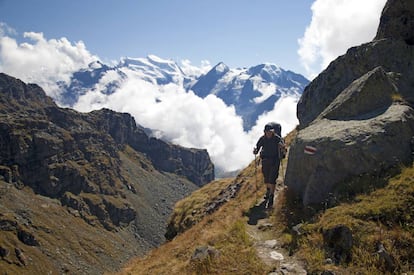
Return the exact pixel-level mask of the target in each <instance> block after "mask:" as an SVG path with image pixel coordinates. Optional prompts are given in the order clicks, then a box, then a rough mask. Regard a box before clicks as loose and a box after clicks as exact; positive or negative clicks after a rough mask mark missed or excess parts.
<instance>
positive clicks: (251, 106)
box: [58, 55, 309, 131]
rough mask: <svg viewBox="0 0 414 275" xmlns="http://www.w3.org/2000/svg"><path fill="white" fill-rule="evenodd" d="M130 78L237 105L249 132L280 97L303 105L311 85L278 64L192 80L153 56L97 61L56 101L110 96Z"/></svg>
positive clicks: (223, 70) (217, 70)
mask: <svg viewBox="0 0 414 275" xmlns="http://www.w3.org/2000/svg"><path fill="white" fill-rule="evenodd" d="M129 77H134V78H137V79H141V80H144V81H147V82H150V83H152V84H156V85H166V84H169V83H174V84H177V85H180V86H182V87H183V88H184V89H185V90H186V91H190V90H192V91H193V92H194V93H195V94H196V95H197V96H199V97H201V98H204V97H206V96H208V95H210V94H213V95H216V96H217V97H219V98H221V99H222V100H223V101H224V102H225V104H226V105H228V106H230V105H234V107H235V110H236V113H237V115H239V116H240V117H241V118H242V119H243V128H244V130H245V131H247V130H250V129H251V128H252V126H254V124H255V121H256V119H257V118H258V117H259V116H260V115H261V114H263V113H265V112H267V111H271V110H272V109H273V108H274V105H275V102H277V101H278V100H279V99H280V98H281V97H284V96H290V97H295V98H297V99H299V97H300V95H301V94H302V91H303V90H304V88H305V87H306V86H307V85H308V84H309V80H307V79H306V78H305V77H304V76H302V75H300V74H297V73H294V72H291V71H286V70H283V69H282V68H280V67H278V66H276V65H274V64H260V65H257V66H254V67H250V68H237V69H231V68H229V67H228V66H227V65H225V64H224V63H222V62H220V63H218V64H217V65H216V66H214V67H213V68H212V69H211V70H210V71H209V72H207V73H206V74H201V75H200V74H199V75H194V74H190V73H186V72H185V70H184V69H183V68H182V67H180V66H179V65H178V64H177V63H176V62H174V61H172V60H165V59H161V58H159V57H157V56H154V55H149V56H147V57H146V58H124V59H123V60H121V62H119V64H117V65H116V66H112V67H111V66H108V65H105V64H103V63H101V62H99V61H96V62H93V63H91V64H89V67H88V68H85V69H82V70H80V71H78V72H75V73H74V74H73V76H72V78H71V81H70V83H69V84H63V83H61V84H60V85H61V88H62V90H63V93H62V94H61V98H59V99H58V101H60V103H61V104H63V105H66V106H73V105H74V104H75V103H76V102H77V100H78V98H79V97H80V96H82V95H84V94H86V93H88V92H89V91H92V90H94V91H96V90H98V91H99V92H100V93H103V94H106V95H108V94H112V93H114V92H115V91H116V89H117V88H118V87H119V85H120V83H121V82H122V81H124V80H125V79H127V78H129ZM98 84H99V85H98Z"/></svg>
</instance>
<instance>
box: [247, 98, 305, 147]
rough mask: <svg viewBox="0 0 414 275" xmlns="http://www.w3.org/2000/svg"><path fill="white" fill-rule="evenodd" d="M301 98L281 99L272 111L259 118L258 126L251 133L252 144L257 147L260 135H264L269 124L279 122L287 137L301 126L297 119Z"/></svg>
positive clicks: (283, 133)
mask: <svg viewBox="0 0 414 275" xmlns="http://www.w3.org/2000/svg"><path fill="white" fill-rule="evenodd" d="M298 100H299V96H297V97H292V96H286V97H282V98H280V99H279V100H278V101H277V102H276V103H275V106H274V108H273V110H272V111H270V112H267V113H264V114H262V115H260V116H259V118H258V119H257V121H256V125H255V126H254V127H253V128H252V129H251V130H250V131H249V133H248V136H249V140H250V143H251V144H253V145H255V144H256V142H257V139H258V137H259V136H260V135H263V129H264V126H265V125H266V123H268V122H272V121H274V122H278V123H280V124H281V126H282V136H286V135H287V134H288V133H289V132H290V131H292V130H293V129H295V128H296V126H297V125H298V124H299V121H298V119H297V118H296V105H297V103H298Z"/></svg>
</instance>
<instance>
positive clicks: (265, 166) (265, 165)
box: [262, 158, 280, 184]
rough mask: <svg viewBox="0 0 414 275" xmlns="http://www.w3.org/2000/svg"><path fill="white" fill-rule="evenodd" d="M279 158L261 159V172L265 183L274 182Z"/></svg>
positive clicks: (277, 171) (277, 174)
mask: <svg viewBox="0 0 414 275" xmlns="http://www.w3.org/2000/svg"><path fill="white" fill-rule="evenodd" d="M279 164H280V160H279V159H269V158H264V159H262V173H263V178H264V182H265V183H270V184H276V179H277V177H278V176H279Z"/></svg>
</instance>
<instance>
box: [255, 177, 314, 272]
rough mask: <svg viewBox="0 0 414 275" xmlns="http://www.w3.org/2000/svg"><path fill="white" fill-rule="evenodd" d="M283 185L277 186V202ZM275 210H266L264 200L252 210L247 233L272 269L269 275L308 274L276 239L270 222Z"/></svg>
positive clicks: (261, 256)
mask: <svg viewBox="0 0 414 275" xmlns="http://www.w3.org/2000/svg"><path fill="white" fill-rule="evenodd" d="M283 188H284V187H283V184H281V183H280V182H279V183H278V185H277V188H276V192H275V202H276V200H277V199H278V195H279V194H280V192H281V190H283ZM272 211H273V209H270V210H269V209H265V205H264V200H263V199H262V200H261V201H260V202H259V203H258V204H256V205H255V206H254V207H253V208H251V209H250V215H249V220H248V222H247V232H248V234H249V235H250V237H251V238H252V239H253V242H254V247H255V248H256V250H257V255H258V256H259V257H260V258H261V259H262V261H263V262H264V263H265V264H266V265H267V266H269V267H270V269H271V270H272V272H270V273H269V274H275V275H276V274H284V275H285V274H299V275H302V274H307V272H306V270H305V269H304V267H303V264H302V263H301V262H300V261H298V260H297V259H296V258H294V257H291V256H289V253H288V251H286V250H285V249H284V248H282V247H281V244H280V241H279V240H277V239H275V236H274V230H272V229H274V228H273V226H274V224H273V223H272V222H271V220H270V215H271V212H272Z"/></svg>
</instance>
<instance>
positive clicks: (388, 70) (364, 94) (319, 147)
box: [285, 0, 414, 205]
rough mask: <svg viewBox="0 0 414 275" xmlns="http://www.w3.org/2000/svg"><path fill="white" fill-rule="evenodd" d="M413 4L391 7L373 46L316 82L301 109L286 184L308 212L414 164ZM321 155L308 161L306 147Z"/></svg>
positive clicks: (354, 52)
mask: <svg viewBox="0 0 414 275" xmlns="http://www.w3.org/2000/svg"><path fill="white" fill-rule="evenodd" d="M413 18H414V8H413V3H412V2H410V1H404V0H392V1H388V2H387V4H386V6H385V8H384V10H383V13H382V17H381V23H380V27H379V29H378V33H377V36H376V38H375V40H373V41H372V42H370V43H366V44H363V45H360V46H358V47H353V48H351V49H349V50H348V51H347V53H346V54H345V55H343V56H340V57H338V58H337V59H336V60H335V61H333V62H332V63H331V64H330V65H329V66H328V67H327V69H326V70H325V71H323V72H322V73H321V74H320V75H319V76H318V77H317V78H315V79H314V80H313V81H312V82H311V83H310V85H309V86H308V87H306V88H305V91H304V93H303V95H302V97H301V99H300V101H299V103H298V106H297V115H298V119H299V123H300V125H299V132H298V136H297V139H296V140H295V141H294V143H293V144H292V145H291V148H290V151H289V163H288V166H287V171H286V179H285V184H286V185H287V186H288V188H289V190H290V191H291V193H292V194H293V195H296V196H297V197H298V198H299V199H300V200H301V201H302V203H303V204H304V205H314V204H319V205H320V204H324V205H326V204H329V203H328V201H329V198H330V197H332V196H334V197H336V195H340V194H339V193H341V192H343V191H344V190H346V189H347V186H345V183H346V182H350V181H355V182H357V184H358V180H359V179H360V178H361V177H364V176H367V175H369V176H372V177H374V180H375V179H378V177H381V173H382V172H384V171H386V170H388V169H389V168H391V167H398V166H400V165H401V164H409V163H411V162H412V145H411V141H412V137H413V135H414V109H413V106H412V104H413V102H414V93H413V87H414V70H413V61H414V46H413V44H412V43H411V41H412V40H411V39H412V37H414V28H413V27H412V24H413ZM306 146H312V147H314V148H316V152H315V153H314V154H305V147H306Z"/></svg>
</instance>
